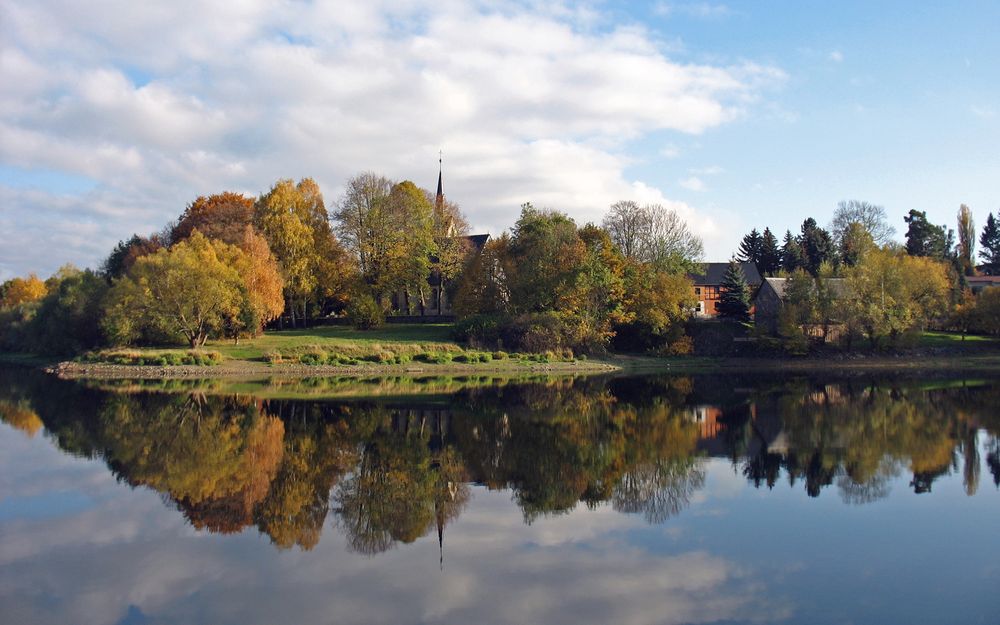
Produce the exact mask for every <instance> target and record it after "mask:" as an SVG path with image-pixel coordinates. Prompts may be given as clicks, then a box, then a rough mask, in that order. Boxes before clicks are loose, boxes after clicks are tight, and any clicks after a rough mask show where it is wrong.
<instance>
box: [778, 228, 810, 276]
mask: <svg viewBox="0 0 1000 625" xmlns="http://www.w3.org/2000/svg"><path fill="white" fill-rule="evenodd" d="M803 267H805V257H804V255H803V252H802V245H801V244H799V242H798V240H796V238H795V237H794V236H792V231H791V230H786V231H785V238H784V240H783V242H782V245H781V269H782V270H783V271H787V272H792V271H795V270H796V269H801V268H803Z"/></svg>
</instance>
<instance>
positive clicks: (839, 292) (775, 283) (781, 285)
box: [764, 278, 847, 299]
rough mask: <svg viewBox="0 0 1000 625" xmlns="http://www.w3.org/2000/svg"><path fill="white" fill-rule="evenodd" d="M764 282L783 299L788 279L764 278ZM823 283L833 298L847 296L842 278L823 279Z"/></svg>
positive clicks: (845, 284) (845, 281)
mask: <svg viewBox="0 0 1000 625" xmlns="http://www.w3.org/2000/svg"><path fill="white" fill-rule="evenodd" d="M764 282H766V283H767V284H768V286H770V287H771V288H772V289H774V292H775V293H776V294H777V295H778V297H780V298H782V299H784V297H785V288H786V287H787V286H788V278H764ZM823 282H824V283H826V285H827V286H828V287H830V292H832V293H833V296H834V298H836V299H841V298H843V297H846V296H847V280H845V279H844V278H823Z"/></svg>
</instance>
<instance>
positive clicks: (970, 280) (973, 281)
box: [965, 276, 1000, 286]
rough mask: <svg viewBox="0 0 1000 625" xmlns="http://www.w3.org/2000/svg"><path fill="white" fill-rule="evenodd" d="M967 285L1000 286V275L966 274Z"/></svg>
mask: <svg viewBox="0 0 1000 625" xmlns="http://www.w3.org/2000/svg"><path fill="white" fill-rule="evenodd" d="M965 282H966V283H967V284H968V285H969V286H1000V276H966V277H965Z"/></svg>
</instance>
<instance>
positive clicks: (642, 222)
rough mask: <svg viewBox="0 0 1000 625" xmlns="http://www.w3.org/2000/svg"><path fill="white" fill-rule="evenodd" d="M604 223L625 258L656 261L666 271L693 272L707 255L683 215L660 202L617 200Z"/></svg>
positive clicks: (654, 262) (603, 225)
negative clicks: (640, 203) (640, 202)
mask: <svg viewBox="0 0 1000 625" xmlns="http://www.w3.org/2000/svg"><path fill="white" fill-rule="evenodd" d="M601 226H602V227H603V228H604V229H605V230H607V232H608V234H609V235H610V237H611V240H612V241H613V242H614V244H615V245H616V246H618V249H619V250H621V253H622V255H623V256H624V257H625V258H627V259H630V260H636V261H639V262H644V263H653V264H655V265H657V266H658V267H659V268H660V269H662V270H665V271H673V272H686V271H690V270H692V269H693V268H694V265H695V264H696V263H697V262H698V261H699V260H701V257H702V255H703V254H704V246H703V244H702V241H701V239H700V238H699V237H698V236H696V235H694V234H693V233H692V232H691V231H690V230H689V229H688V227H687V224H686V223H685V222H684V220H683V219H681V217H680V215H678V214H677V212H676V211H674V210H670V209H667V208H664V207H663V206H662V205H660V204H646V205H643V206H640V205H639V204H638V203H636V202H634V201H632V200H623V201H620V202H616V203H614V204H612V205H611V209H610V210H609V212H608V214H607V215H606V216H605V217H604V221H603V222H601Z"/></svg>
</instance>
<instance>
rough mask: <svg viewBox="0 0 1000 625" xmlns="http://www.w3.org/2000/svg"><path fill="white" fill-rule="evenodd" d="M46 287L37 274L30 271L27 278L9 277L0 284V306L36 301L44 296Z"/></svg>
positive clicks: (19, 304) (9, 306) (6, 306)
mask: <svg viewBox="0 0 1000 625" xmlns="http://www.w3.org/2000/svg"><path fill="white" fill-rule="evenodd" d="M46 292H47V289H46V287H45V282H43V281H42V280H41V279H40V278H39V277H38V276H37V275H35V274H33V273H31V274H28V277H27V278H11V279H10V280H7V281H6V282H4V283H3V285H0V294H2V299H0V307H2V308H14V307H15V306H21V305H23V304H29V303H31V302H37V301H38V300H40V299H42V298H43V297H45V293H46Z"/></svg>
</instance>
